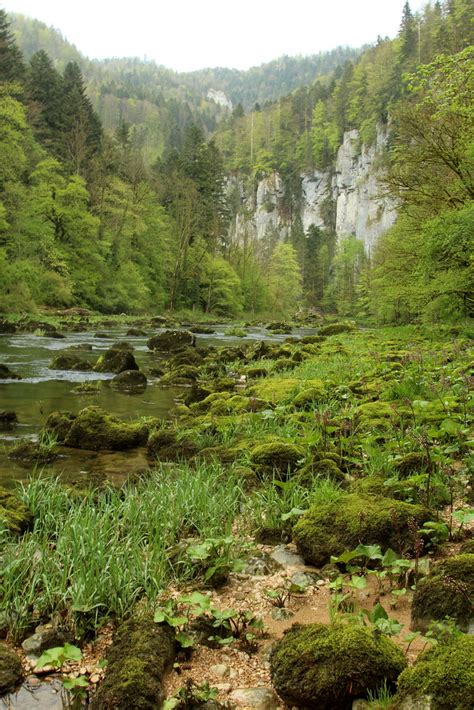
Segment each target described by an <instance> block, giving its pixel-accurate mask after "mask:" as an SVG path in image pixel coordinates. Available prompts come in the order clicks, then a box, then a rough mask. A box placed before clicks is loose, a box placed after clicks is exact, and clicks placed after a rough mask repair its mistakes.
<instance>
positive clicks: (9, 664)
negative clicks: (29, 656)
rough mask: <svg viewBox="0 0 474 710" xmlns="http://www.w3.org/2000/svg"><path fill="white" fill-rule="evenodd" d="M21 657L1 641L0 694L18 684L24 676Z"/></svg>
mask: <svg viewBox="0 0 474 710" xmlns="http://www.w3.org/2000/svg"><path fill="white" fill-rule="evenodd" d="M22 675H23V674H22V669H21V663H20V659H19V658H18V656H17V655H16V653H15V652H14V651H12V650H11V649H10V648H8V646H7V645H6V644H4V643H0V695H3V694H4V693H7V692H8V691H9V690H13V688H14V687H15V686H16V685H18V683H19V682H20V681H21V678H22Z"/></svg>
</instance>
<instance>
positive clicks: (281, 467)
mask: <svg viewBox="0 0 474 710" xmlns="http://www.w3.org/2000/svg"><path fill="white" fill-rule="evenodd" d="M304 454H305V452H304V449H303V447H301V446H298V445H297V444H291V443H289V442H288V441H280V440H274V441H268V442H265V443H263V444H258V445H257V446H254V447H253V448H252V449H251V450H250V460H251V461H252V463H253V464H254V465H257V466H259V467H260V468H261V469H262V470H263V471H264V472H266V471H268V472H269V473H271V472H273V471H276V472H278V473H279V474H280V475H283V476H286V475H288V473H292V472H293V471H294V470H295V469H297V468H298V466H299V465H300V463H301V461H302V460H303V459H304Z"/></svg>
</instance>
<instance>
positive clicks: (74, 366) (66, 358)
mask: <svg viewBox="0 0 474 710" xmlns="http://www.w3.org/2000/svg"><path fill="white" fill-rule="evenodd" d="M49 368H50V370H78V371H80V372H87V371H89V370H92V364H91V363H90V362H88V361H87V360H84V359H83V358H82V357H81V356H80V355H75V354H74V353H72V352H63V353H60V354H59V355H56V357H54V358H53V360H52V361H51V363H50V365H49Z"/></svg>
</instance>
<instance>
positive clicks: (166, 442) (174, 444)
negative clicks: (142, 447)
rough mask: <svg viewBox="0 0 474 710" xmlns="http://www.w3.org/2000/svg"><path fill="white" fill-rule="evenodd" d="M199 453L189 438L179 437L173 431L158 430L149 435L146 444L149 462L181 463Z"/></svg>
mask: <svg viewBox="0 0 474 710" xmlns="http://www.w3.org/2000/svg"><path fill="white" fill-rule="evenodd" d="M198 451H199V447H198V446H197V445H196V444H195V443H194V441H193V440H192V438H191V437H190V436H181V437H179V438H178V433H177V431H176V430H175V429H159V430H158V431H155V432H153V434H151V435H150V438H149V439H148V443H147V449H146V453H147V457H148V458H149V459H151V460H154V459H159V460H160V461H181V460H184V459H189V458H191V457H192V456H194V455H195V454H196V453H197V452H198Z"/></svg>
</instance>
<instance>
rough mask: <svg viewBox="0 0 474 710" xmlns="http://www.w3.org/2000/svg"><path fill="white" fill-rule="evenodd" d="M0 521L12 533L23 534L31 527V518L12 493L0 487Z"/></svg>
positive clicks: (26, 509)
mask: <svg viewBox="0 0 474 710" xmlns="http://www.w3.org/2000/svg"><path fill="white" fill-rule="evenodd" d="M0 521H1V522H2V523H3V524H4V525H5V527H6V528H7V530H10V532H13V533H24V532H25V531H26V530H28V528H29V527H30V526H31V524H32V522H33V516H32V515H31V513H30V511H29V510H28V508H27V507H26V505H25V504H24V503H22V502H21V501H20V500H19V498H18V497H17V496H16V495H15V493H14V492H13V491H9V490H7V489H6V488H2V487H0Z"/></svg>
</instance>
